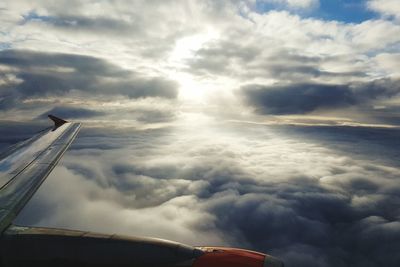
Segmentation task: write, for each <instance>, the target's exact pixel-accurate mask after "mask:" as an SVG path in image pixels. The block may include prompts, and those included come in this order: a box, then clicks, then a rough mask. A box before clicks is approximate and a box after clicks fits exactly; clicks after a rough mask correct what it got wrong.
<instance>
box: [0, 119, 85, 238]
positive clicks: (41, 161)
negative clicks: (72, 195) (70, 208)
mask: <svg viewBox="0 0 400 267" xmlns="http://www.w3.org/2000/svg"><path fill="white" fill-rule="evenodd" d="M49 118H50V119H51V120H53V121H54V127H53V128H52V129H48V130H45V131H42V132H40V133H38V134H37V135H35V136H33V137H32V138H30V139H28V140H26V141H23V142H21V143H18V144H16V145H14V146H13V147H11V148H10V149H8V150H7V151H6V152H5V153H3V154H2V155H0V232H2V231H4V230H5V229H6V228H7V227H8V226H9V225H10V224H11V222H12V221H13V220H14V218H15V217H16V215H17V214H18V213H19V211H20V210H21V209H22V208H23V207H24V206H25V204H26V203H27V202H28V200H29V199H30V198H31V197H32V195H33V194H34V193H35V192H36V190H37V189H38V188H39V186H40V185H41V184H42V182H43V181H44V180H45V179H46V178H47V176H48V175H49V174H50V172H51V171H52V170H53V169H54V167H55V166H56V164H57V162H58V161H59V159H60V158H61V156H62V155H63V154H64V152H65V151H66V150H67V148H68V146H69V145H70V144H71V143H72V141H73V140H74V138H75V136H76V135H77V134H78V131H79V129H80V126H81V124H80V123H71V122H67V121H64V120H62V119H60V118H57V117H55V116H52V115H49Z"/></svg>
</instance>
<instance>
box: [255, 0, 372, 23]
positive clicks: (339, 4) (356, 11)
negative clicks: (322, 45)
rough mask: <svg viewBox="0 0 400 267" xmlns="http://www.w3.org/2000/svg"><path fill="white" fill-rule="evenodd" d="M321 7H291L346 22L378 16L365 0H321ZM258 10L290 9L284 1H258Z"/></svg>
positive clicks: (324, 18) (356, 21)
mask: <svg viewBox="0 0 400 267" xmlns="http://www.w3.org/2000/svg"><path fill="white" fill-rule="evenodd" d="M319 2H320V4H319V7H315V8H313V9H311V10H306V9H299V8H297V9H296V8H289V10H290V11H291V12H294V13H296V14H298V15H300V16H301V17H305V18H307V17H311V18H317V19H323V20H336V21H341V22H345V23H360V22H363V21H366V20H369V19H373V18H376V17H377V14H376V13H375V12H373V11H371V10H369V9H368V8H367V6H366V1H365V0H335V1H332V0H320V1H319ZM256 10H257V11H258V12H260V13H265V12H268V11H271V10H288V7H287V6H286V5H284V4H282V3H273V1H271V2H268V3H266V2H264V1H257V2H256Z"/></svg>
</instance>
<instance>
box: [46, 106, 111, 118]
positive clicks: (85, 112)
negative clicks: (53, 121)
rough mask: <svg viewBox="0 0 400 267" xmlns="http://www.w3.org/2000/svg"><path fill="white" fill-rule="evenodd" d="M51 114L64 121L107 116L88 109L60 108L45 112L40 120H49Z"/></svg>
mask: <svg viewBox="0 0 400 267" xmlns="http://www.w3.org/2000/svg"><path fill="white" fill-rule="evenodd" d="M49 114H52V115H55V116H57V117H61V118H64V119H79V118H91V117H97V116H102V115H105V114H106V113H105V112H101V111H96V110H91V109H86V108H78V107H68V106H59V107H54V108H52V109H50V110H48V111H46V112H44V113H43V114H42V115H40V116H39V117H38V119H47V115H49Z"/></svg>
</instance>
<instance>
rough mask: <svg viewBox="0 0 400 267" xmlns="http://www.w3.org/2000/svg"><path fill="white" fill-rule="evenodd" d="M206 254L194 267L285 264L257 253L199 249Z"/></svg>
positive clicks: (273, 266) (270, 266)
mask: <svg viewBox="0 0 400 267" xmlns="http://www.w3.org/2000/svg"><path fill="white" fill-rule="evenodd" d="M199 249H201V250H203V251H204V254H203V255H201V256H200V257H198V258H197V259H196V260H195V262H194V263H193V265H192V267H283V266H284V265H283V262H281V261H280V260H278V259H276V258H274V257H271V256H269V255H266V254H262V253H258V252H255V251H250V250H244V249H236V248H225V247H199Z"/></svg>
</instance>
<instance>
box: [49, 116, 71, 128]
mask: <svg viewBox="0 0 400 267" xmlns="http://www.w3.org/2000/svg"><path fill="white" fill-rule="evenodd" d="M47 117H49V119H50V120H52V121H53V122H54V127H53V130H52V131H55V130H57V128H58V127H60V126H61V125H63V124H64V123H67V122H68V121H66V120H63V119H61V118H59V117H56V116H54V115H51V114H49V115H47Z"/></svg>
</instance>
